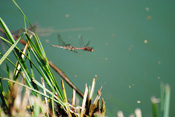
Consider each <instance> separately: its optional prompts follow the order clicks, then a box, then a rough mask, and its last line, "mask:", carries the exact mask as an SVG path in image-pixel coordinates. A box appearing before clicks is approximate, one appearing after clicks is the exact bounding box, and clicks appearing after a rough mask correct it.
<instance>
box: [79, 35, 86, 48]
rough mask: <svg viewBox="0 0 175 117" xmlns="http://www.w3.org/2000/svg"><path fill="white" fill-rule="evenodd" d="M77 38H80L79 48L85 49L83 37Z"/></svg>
mask: <svg viewBox="0 0 175 117" xmlns="http://www.w3.org/2000/svg"><path fill="white" fill-rule="evenodd" d="M79 38H80V46H81V47H85V43H84V41H83V36H82V35H80V36H79Z"/></svg>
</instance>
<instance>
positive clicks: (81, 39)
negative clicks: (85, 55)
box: [73, 36, 94, 52]
mask: <svg viewBox="0 0 175 117" xmlns="http://www.w3.org/2000/svg"><path fill="white" fill-rule="evenodd" d="M89 44H90V41H88V43H87V44H86V45H85V43H84V41H83V38H82V36H81V37H80V45H83V47H81V48H76V47H73V48H74V49H77V50H84V51H88V52H93V51H94V49H93V47H89Z"/></svg>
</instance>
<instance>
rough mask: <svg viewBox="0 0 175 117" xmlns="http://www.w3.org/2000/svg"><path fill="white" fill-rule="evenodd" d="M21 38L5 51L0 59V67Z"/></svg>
mask: <svg viewBox="0 0 175 117" xmlns="http://www.w3.org/2000/svg"><path fill="white" fill-rule="evenodd" d="M20 39H21V37H19V38H18V40H17V41H15V43H14V44H13V45H12V46H11V47H10V48H9V49H8V50H7V52H6V53H5V54H4V55H3V57H2V58H1V59H0V65H1V64H2V63H3V61H4V60H5V59H6V58H7V56H8V55H9V54H10V53H11V52H12V50H13V49H14V48H15V46H16V45H17V44H18V42H19V40H20Z"/></svg>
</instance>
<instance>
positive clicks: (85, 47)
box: [51, 34, 93, 53]
mask: <svg viewBox="0 0 175 117" xmlns="http://www.w3.org/2000/svg"><path fill="white" fill-rule="evenodd" d="M58 41H59V45H51V46H52V47H58V48H62V49H65V50H69V51H72V52H75V53H78V52H77V51H76V50H84V51H89V52H93V48H92V47H89V43H90V41H89V42H88V43H87V44H86V45H85V44H84V42H83V39H82V36H81V38H80V42H81V43H82V44H83V45H84V47H82V48H77V47H72V46H71V44H66V43H65V42H64V41H63V40H62V39H61V36H60V35H59V34H58Z"/></svg>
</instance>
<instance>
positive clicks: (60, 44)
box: [57, 34, 66, 46]
mask: <svg viewBox="0 0 175 117" xmlns="http://www.w3.org/2000/svg"><path fill="white" fill-rule="evenodd" d="M57 38H58V43H59V44H58V45H59V46H65V45H66V43H65V42H64V41H63V40H62V39H61V36H60V34H58V37H57Z"/></svg>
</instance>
